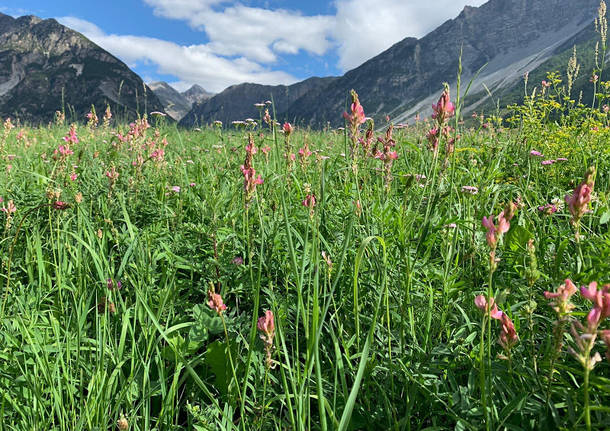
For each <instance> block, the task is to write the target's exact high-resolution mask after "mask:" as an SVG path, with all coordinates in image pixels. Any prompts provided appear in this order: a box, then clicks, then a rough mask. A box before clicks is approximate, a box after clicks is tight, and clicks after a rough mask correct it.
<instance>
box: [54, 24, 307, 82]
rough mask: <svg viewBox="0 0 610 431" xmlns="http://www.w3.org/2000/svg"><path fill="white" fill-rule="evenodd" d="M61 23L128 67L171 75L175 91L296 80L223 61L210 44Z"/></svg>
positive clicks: (244, 60)
mask: <svg viewBox="0 0 610 431" xmlns="http://www.w3.org/2000/svg"><path fill="white" fill-rule="evenodd" d="M58 21H60V22H61V23H62V24H64V25H66V26H68V27H70V28H72V29H74V30H76V31H79V32H80V33H82V34H84V35H85V36H87V37H88V38H89V39H91V40H92V41H93V42H95V43H96V44H98V45H100V46H101V47H102V48H104V49H105V50H107V51H109V52H111V53H112V54H114V55H116V56H117V57H118V58H120V59H121V60H123V61H124V62H125V63H127V64H128V65H130V66H131V67H133V66H135V65H136V64H137V63H138V62H144V63H149V64H155V65H157V68H158V73H160V74H164V75H173V76H175V77H177V78H178V79H179V80H180V81H178V82H175V83H172V84H173V85H174V86H175V87H177V88H188V87H189V86H190V85H191V84H193V83H199V84H202V85H203V86H204V87H205V88H206V89H207V90H208V91H213V92H219V91H222V90H223V89H224V88H226V87H228V86H230V85H233V84H236V83H240V82H256V83H260V84H290V83H293V82H295V81H297V80H296V78H294V77H293V76H291V75H290V74H288V73H285V72H281V71H273V70H270V69H269V68H267V67H265V66H263V65H261V64H259V63H257V62H254V61H252V60H249V59H247V58H245V57H238V58H224V57H221V56H219V55H217V54H216V53H215V51H214V50H213V49H212V48H211V47H210V46H209V44H201V45H190V46H181V45H178V44H176V43H174V42H168V41H165V40H160V39H156V38H150V37H141V36H131V35H114V34H105V33H104V32H103V31H102V30H101V29H100V28H99V27H97V26H96V25H95V24H93V23H91V22H88V21H85V20H82V19H79V18H74V17H63V18H58Z"/></svg>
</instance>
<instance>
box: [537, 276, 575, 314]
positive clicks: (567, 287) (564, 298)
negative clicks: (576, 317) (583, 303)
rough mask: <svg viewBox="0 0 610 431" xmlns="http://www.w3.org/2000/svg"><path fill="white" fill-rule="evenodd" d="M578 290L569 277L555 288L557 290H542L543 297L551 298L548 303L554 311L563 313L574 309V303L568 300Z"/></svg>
mask: <svg viewBox="0 0 610 431" xmlns="http://www.w3.org/2000/svg"><path fill="white" fill-rule="evenodd" d="M576 292H578V288H577V287H576V285H575V284H574V283H573V282H572V280H570V279H566V281H565V282H564V284H562V285H561V286H559V287H558V288H557V292H549V291H545V292H544V297H545V298H546V299H549V300H551V302H550V305H551V307H553V310H555V312H556V313H558V314H560V315H563V314H568V313H570V312H571V311H572V310H573V309H574V304H572V303H571V302H570V298H571V297H572V295H574V294H575V293H576Z"/></svg>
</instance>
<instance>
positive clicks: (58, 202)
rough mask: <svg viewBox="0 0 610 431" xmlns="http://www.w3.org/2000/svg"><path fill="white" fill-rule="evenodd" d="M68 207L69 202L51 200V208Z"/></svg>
mask: <svg viewBox="0 0 610 431" xmlns="http://www.w3.org/2000/svg"><path fill="white" fill-rule="evenodd" d="M69 207H70V204H68V203H67V202H62V201H55V202H53V209H56V210H65V209H68V208H69Z"/></svg>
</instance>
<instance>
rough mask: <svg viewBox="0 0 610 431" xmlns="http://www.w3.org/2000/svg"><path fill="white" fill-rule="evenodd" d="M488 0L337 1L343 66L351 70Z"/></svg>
mask: <svg viewBox="0 0 610 431" xmlns="http://www.w3.org/2000/svg"><path fill="white" fill-rule="evenodd" d="M485 2H487V0H468V1H464V0H432V1H430V0H375V2H371V1H370V0H336V7H337V15H336V27H335V34H334V37H335V39H336V40H337V42H338V43H339V48H338V54H339V67H340V68H341V69H342V70H349V69H352V68H354V67H356V66H359V65H360V64H362V63H363V62H365V61H366V60H368V59H370V58H372V57H374V56H375V55H377V54H380V53H381V52H383V51H384V50H386V49H388V48H389V47H391V46H392V45H393V44H395V43H396V42H399V41H401V40H403V39H404V38H406V37H422V36H424V35H426V34H427V33H429V32H430V31H432V30H434V28H436V27H437V26H439V25H440V24H442V23H443V22H444V21H446V20H448V19H450V18H455V17H456V16H457V15H458V14H459V12H460V11H461V10H462V9H463V8H464V6H465V5H471V6H480V5H481V4H483V3H485Z"/></svg>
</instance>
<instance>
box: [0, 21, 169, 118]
mask: <svg viewBox="0 0 610 431" xmlns="http://www.w3.org/2000/svg"><path fill="white" fill-rule="evenodd" d="M107 104H108V105H110V107H111V109H112V111H113V113H114V115H115V117H117V116H118V117H119V118H126V119H128V118H134V117H135V116H136V115H137V114H138V113H140V114H143V113H146V112H151V111H163V105H162V104H161V102H160V101H159V99H158V98H157V96H155V95H154V94H153V93H152V92H151V91H150V89H149V88H148V87H146V85H145V84H144V82H142V79H140V77H139V76H138V75H136V74H135V73H134V72H132V71H131V70H130V69H129V68H128V67H127V65H125V64H124V63H123V62H121V61H120V60H119V59H117V58H116V57H114V56H112V55H111V54H110V53H108V52H107V51H104V50H103V49H102V48H100V47H99V46H97V45H96V44H94V43H93V42H91V41H90V40H89V39H87V38H86V37H84V36H83V35H82V34H80V33H77V32H75V31H73V30H70V29H69V28H67V27H65V26H63V25H61V24H59V23H58V22H57V21H55V20H54V19H46V20H42V19H40V18H37V17H34V16H23V17H20V18H17V19H15V18H13V17H10V16H8V15H4V14H1V13H0V117H13V118H15V117H16V118H19V119H21V120H22V121H26V122H31V123H41V122H48V121H51V120H52V119H53V117H54V114H55V111H57V110H62V108H63V109H65V112H66V116H67V118H68V120H69V121H82V120H83V119H84V117H85V115H86V113H87V112H89V110H90V109H91V106H92V105H94V106H95V108H96V111H97V112H98V116H99V117H101V114H102V113H103V112H104V110H105V109H106V106H107Z"/></svg>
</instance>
